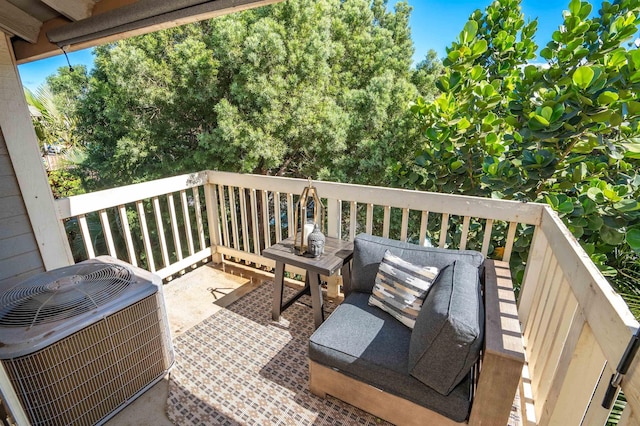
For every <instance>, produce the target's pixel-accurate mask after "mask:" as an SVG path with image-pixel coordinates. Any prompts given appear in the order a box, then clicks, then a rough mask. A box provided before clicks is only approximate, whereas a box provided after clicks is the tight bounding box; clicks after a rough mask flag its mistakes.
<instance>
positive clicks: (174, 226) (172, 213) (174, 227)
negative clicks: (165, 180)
mask: <svg viewBox="0 0 640 426" xmlns="http://www.w3.org/2000/svg"><path fill="white" fill-rule="evenodd" d="M167 204H168V205H169V219H170V222H171V231H172V232H173V243H174V245H175V249H176V256H177V257H178V260H182V244H181V243H180V233H179V232H178V220H177V218H176V205H175V202H174V201H173V194H167Z"/></svg>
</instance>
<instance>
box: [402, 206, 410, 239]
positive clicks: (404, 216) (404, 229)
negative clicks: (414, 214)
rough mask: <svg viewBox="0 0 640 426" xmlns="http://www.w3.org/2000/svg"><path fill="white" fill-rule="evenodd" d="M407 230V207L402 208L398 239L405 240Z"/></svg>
mask: <svg viewBox="0 0 640 426" xmlns="http://www.w3.org/2000/svg"><path fill="white" fill-rule="evenodd" d="M408 232H409V209H407V208H404V209H402V225H401V229H400V240H402V241H407V234H408Z"/></svg>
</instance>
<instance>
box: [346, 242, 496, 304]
mask: <svg viewBox="0 0 640 426" xmlns="http://www.w3.org/2000/svg"><path fill="white" fill-rule="evenodd" d="M353 244H354V248H353V266H352V273H351V285H350V287H349V288H348V289H345V291H346V292H347V294H348V293H349V292H351V291H360V292H365V293H371V292H372V290H373V285H374V283H375V279H376V274H377V273H378V265H380V262H381V261H382V258H383V257H384V253H385V252H386V251H387V250H389V251H390V252H391V253H393V254H395V255H396V256H398V257H400V258H402V259H404V260H406V261H407V262H411V263H413V264H416V265H420V266H435V267H436V268H438V269H440V270H442V269H443V268H444V267H445V266H447V265H449V264H451V263H453V262H454V261H455V260H464V261H465V262H467V263H469V264H471V265H474V266H475V267H476V268H480V267H481V266H482V264H483V262H484V256H483V255H482V253H480V252H477V251H473V250H448V249H442V248H437V247H422V246H419V245H417V244H410V243H405V242H402V241H396V240H390V239H388V238H383V237H376V236H373V235H368V234H359V235H358V236H357V237H356V238H355V239H354V241H353Z"/></svg>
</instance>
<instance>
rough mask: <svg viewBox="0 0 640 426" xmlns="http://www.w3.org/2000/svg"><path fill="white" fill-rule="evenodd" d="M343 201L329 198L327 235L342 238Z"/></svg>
mask: <svg viewBox="0 0 640 426" xmlns="http://www.w3.org/2000/svg"><path fill="white" fill-rule="evenodd" d="M341 224H342V201H340V200H336V199H333V198H327V236H329V237H333V238H338V239H342V226H341Z"/></svg>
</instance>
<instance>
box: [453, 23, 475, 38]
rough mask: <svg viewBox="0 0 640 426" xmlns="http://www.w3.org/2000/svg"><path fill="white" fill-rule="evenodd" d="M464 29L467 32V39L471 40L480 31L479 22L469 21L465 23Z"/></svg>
mask: <svg viewBox="0 0 640 426" xmlns="http://www.w3.org/2000/svg"><path fill="white" fill-rule="evenodd" d="M458 28H460V27H458ZM463 31H464V32H465V33H466V36H467V37H468V38H467V39H466V40H467V41H468V40H471V39H472V38H474V37H475V36H476V34H477V33H478V23H477V22H476V21H467V23H466V24H465V25H464V30H463Z"/></svg>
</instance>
